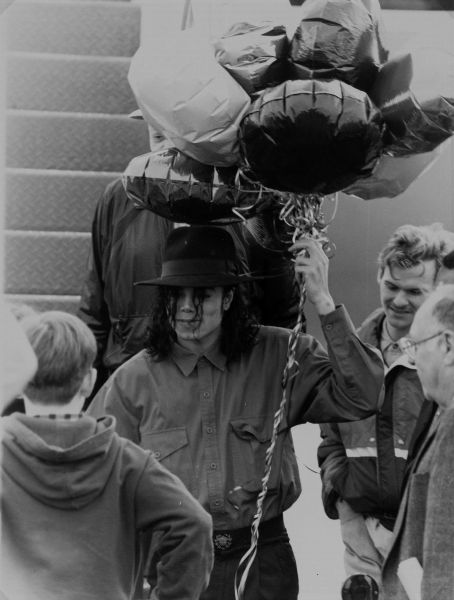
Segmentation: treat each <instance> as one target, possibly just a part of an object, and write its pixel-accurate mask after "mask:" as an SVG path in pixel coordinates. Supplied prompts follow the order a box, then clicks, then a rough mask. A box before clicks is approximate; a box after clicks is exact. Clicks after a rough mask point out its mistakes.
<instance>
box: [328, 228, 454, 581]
mask: <svg viewBox="0 0 454 600" xmlns="http://www.w3.org/2000/svg"><path fill="white" fill-rule="evenodd" d="M448 235H449V233H448V232H445V231H444V230H443V229H441V228H439V227H437V226H432V227H414V226H411V225H405V226H403V227H400V228H398V229H397V230H396V231H395V232H394V234H393V235H392V236H391V238H390V240H389V241H388V242H387V244H386V245H385V247H384V248H383V250H382V251H381V253H380V255H379V259H378V263H379V269H378V284H379V288H380V299H381V304H382V307H381V308H380V309H378V310H376V311H375V312H373V313H372V314H371V315H370V316H369V317H368V318H367V319H366V320H365V322H364V323H363V324H362V325H361V327H360V328H359V330H358V335H359V336H360V338H361V339H362V340H363V341H365V342H368V343H370V344H372V345H374V346H375V347H377V348H379V349H380V351H381V353H382V356H383V360H384V362H385V394H384V402H383V405H382V409H381V411H380V413H379V414H378V416H373V417H370V418H368V419H365V420H362V421H358V422H354V423H341V424H329V425H322V427H321V435H322V438H323V441H322V442H321V444H320V447H319V450H318V459H319V465H320V467H321V477H322V498H323V503H324V506H325V511H326V514H327V515H328V516H329V517H330V518H332V519H337V518H339V519H340V525H341V535H342V539H343V542H344V545H345V555H344V562H345V570H346V574H347V575H354V574H359V573H362V574H366V575H370V576H372V577H373V578H374V579H375V580H376V581H377V583H378V584H379V585H380V582H381V577H380V570H381V566H382V563H383V558H384V557H385V556H386V553H387V551H388V548H389V544H390V542H391V536H392V529H393V525H394V520H395V517H396V514H397V510H398V507H399V502H400V497H401V487H402V480H403V477H404V472H405V464H406V459H407V455H408V449H409V445H410V443H411V439H412V434H413V431H414V429H415V425H416V423H417V420H418V415H419V413H420V409H421V406H422V404H423V401H424V394H423V391H422V389H421V385H420V382H419V379H418V376H417V373H416V370H415V368H414V366H413V365H411V364H410V363H409V362H408V359H407V357H406V355H405V354H403V353H402V351H401V350H400V348H399V344H398V341H399V339H400V338H402V337H403V336H405V335H407V333H408V331H409V329H410V326H411V324H412V322H413V317H414V314H415V312H416V310H417V309H418V307H419V306H420V305H421V304H422V302H423V301H424V299H425V298H426V297H427V296H428V295H429V294H430V292H431V291H432V290H433V289H434V287H435V284H436V276H437V272H438V270H439V267H440V264H441V257H442V253H443V251H444V249H445V247H446V237H447V236H448ZM431 416H432V414H431V413H429V414H427V416H425V418H427V419H430V418H431ZM421 427H423V428H424V427H425V425H424V424H421Z"/></svg>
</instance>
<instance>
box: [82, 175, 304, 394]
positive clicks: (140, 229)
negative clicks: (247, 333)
mask: <svg viewBox="0 0 454 600" xmlns="http://www.w3.org/2000/svg"><path fill="white" fill-rule="evenodd" d="M173 228H174V223H172V222H171V221H168V220H167V219H164V218H162V217H160V216H158V215H156V214H154V213H153V212H151V211H149V210H143V209H142V210H140V209H137V208H136V207H135V206H134V203H133V202H132V201H131V200H129V199H128V197H127V195H126V193H125V191H124V188H123V184H122V181H121V179H117V180H115V181H114V182H112V183H110V184H109V185H108V186H107V188H106V189H105V191H104V193H103V195H102V196H101V198H100V200H99V202H98V205H97V207H96V211H95V215H94V218H93V224H92V240H91V244H92V245H91V252H90V256H89V263H88V270H87V275H86V278H85V283H84V287H83V290H82V297H81V302H80V308H79V316H80V318H81V319H82V320H83V321H84V322H85V323H86V324H87V325H88V326H89V327H90V329H91V330H92V332H93V333H94V335H95V338H96V342H97V345H98V354H97V359H96V363H95V366H96V368H97V369H98V381H97V384H96V388H98V387H100V385H101V384H102V383H103V382H104V381H105V380H106V379H107V377H108V376H109V375H110V374H111V373H112V372H113V371H114V370H115V369H117V368H118V367H119V366H120V365H122V364H123V363H124V362H125V361H126V360H128V359H129V358H131V357H132V356H134V354H136V353H137V352H138V351H139V350H141V349H142V348H143V347H144V346H145V340H146V334H147V329H148V328H149V326H150V324H151V318H152V314H151V305H152V304H153V301H154V299H155V298H156V295H155V294H156V292H155V290H149V289H148V290H145V289H144V288H143V287H141V286H134V282H135V281H140V280H143V279H150V278H153V277H158V276H159V275H160V273H161V264H162V253H163V250H164V245H165V240H166V238H167V235H168V234H169V233H170V231H171V230H172V229H173ZM227 229H228V230H229V231H230V233H231V234H232V235H233V237H234V241H235V243H236V246H237V251H238V253H239V258H240V260H241V263H242V265H243V268H244V270H245V271H254V272H256V273H257V274H262V275H269V274H272V275H273V277H272V278H270V279H265V280H263V281H256V282H254V283H253V284H250V285H252V286H253V287H252V289H251V291H252V294H251V302H252V308H253V309H254V311H255V312H256V314H257V318H258V320H259V321H260V322H261V323H263V324H266V325H276V326H280V327H293V326H294V324H295V322H296V317H297V314H298V300H299V289H298V286H297V284H296V280H295V276H294V271H293V266H292V263H291V262H290V261H289V260H288V259H287V258H285V257H284V256H282V255H279V254H277V253H275V252H271V251H269V250H266V249H265V248H262V247H261V246H260V245H259V244H258V243H257V242H256V241H255V240H254V237H253V236H252V234H251V233H249V232H248V231H247V229H246V228H245V227H243V226H242V225H241V224H235V225H231V226H228V227H227Z"/></svg>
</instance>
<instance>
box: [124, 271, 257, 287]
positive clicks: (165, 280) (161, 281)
mask: <svg viewBox="0 0 454 600" xmlns="http://www.w3.org/2000/svg"><path fill="white" fill-rule="evenodd" d="M259 279H266V276H261V275H226V274H222V275H216V274H213V275H200V274H194V275H191V274H188V275H169V276H167V277H158V278H156V279H147V280H145V281H135V282H134V285H160V286H169V287H217V286H225V285H239V284H241V283H248V282H251V281H256V280H259Z"/></svg>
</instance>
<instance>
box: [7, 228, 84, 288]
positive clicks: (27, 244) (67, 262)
mask: <svg viewBox="0 0 454 600" xmlns="http://www.w3.org/2000/svg"><path fill="white" fill-rule="evenodd" d="M4 244H5V290H4V291H5V292H6V293H7V294H52V295H53V294H56V295H58V294H63V295H78V294H80V292H81V288H82V282H83V279H84V277H85V273H86V269H87V260H88V252H89V246H90V234H89V233H62V232H48V231H5V232H4Z"/></svg>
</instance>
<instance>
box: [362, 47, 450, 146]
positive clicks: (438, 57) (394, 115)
mask: <svg viewBox="0 0 454 600" xmlns="http://www.w3.org/2000/svg"><path fill="white" fill-rule="evenodd" d="M424 51H425V52H424V55H423V56H420V57H418V54H417V53H413V54H412V55H410V54H404V55H399V56H396V57H394V58H393V59H392V60H390V61H389V62H387V63H386V64H385V65H383V67H382V68H381V69H380V72H379V74H378V76H377V79H376V81H375V84H374V86H373V87H372V89H371V91H370V94H369V95H370V97H371V99H372V100H373V102H374V103H375V104H376V106H378V107H379V109H380V111H381V113H382V115H383V119H384V121H385V123H386V125H387V129H388V133H387V135H386V137H385V139H384V143H385V152H387V153H388V154H389V155H391V156H410V155H413V154H420V153H426V152H430V151H432V150H434V149H435V148H436V147H437V146H438V145H439V144H441V143H442V142H444V141H445V140H446V139H448V138H449V137H451V135H452V134H453V133H454V76H453V75H452V73H451V71H452V68H451V67H452V60H453V58H454V56H453V55H452V54H448V53H443V52H441V51H439V52H434V51H431V52H429V51H428V50H427V49H424ZM414 56H416V57H417V58H418V60H416V61H414V60H413V58H414ZM426 64H427V65H429V66H427V67H426V69H425V72H424V69H423V68H422V66H421V65H426ZM440 64H442V65H445V67H444V68H445V72H443V71H442V70H440V71H439V72H438V73H437V66H439V65H440ZM431 73H437V75H438V77H437V79H436V81H437V82H438V83H437V87H438V88H441V90H442V94H440V95H438V96H437V95H435V89H436V87H435V82H434V78H433V76H431Z"/></svg>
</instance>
